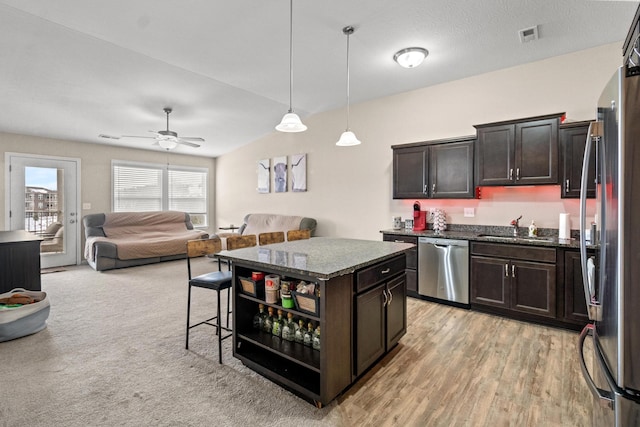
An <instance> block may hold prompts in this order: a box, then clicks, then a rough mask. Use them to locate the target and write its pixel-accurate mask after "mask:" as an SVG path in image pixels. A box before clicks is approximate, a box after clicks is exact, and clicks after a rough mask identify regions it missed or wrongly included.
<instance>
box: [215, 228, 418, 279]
mask: <svg viewBox="0 0 640 427" xmlns="http://www.w3.org/2000/svg"><path fill="white" fill-rule="evenodd" d="M413 247H414V245H413V244H411V243H397V242H381V241H376V240H357V239H343V238H334V237H313V238H311V239H304V240H295V241H292V242H283V243H275V244H271V245H265V246H253V247H250V248H243V249H235V250H233V251H222V252H220V253H218V254H217V255H218V256H219V257H220V258H222V259H228V260H231V261H232V262H233V261H239V262H244V263H247V264H249V265H251V266H252V267H255V268H256V269H260V268H262V269H267V270H268V269H272V268H274V267H275V268H278V269H279V270H282V271H285V272H290V273H299V274H304V275H309V276H315V277H317V278H318V279H321V280H328V279H331V278H333V277H337V276H342V275H344V274H349V273H353V272H354V271H355V270H358V269H360V268H363V267H366V266H369V265H372V264H374V263H376V262H379V261H382V260H384V259H388V258H392V257H393V256H395V255H398V254H400V253H402V252H405V251H407V250H409V249H411V248H413Z"/></svg>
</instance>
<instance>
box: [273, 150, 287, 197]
mask: <svg viewBox="0 0 640 427" xmlns="http://www.w3.org/2000/svg"><path fill="white" fill-rule="evenodd" d="M273 191H275V192H276V193H284V192H286V191H287V157H286V156H281V157H274V158H273Z"/></svg>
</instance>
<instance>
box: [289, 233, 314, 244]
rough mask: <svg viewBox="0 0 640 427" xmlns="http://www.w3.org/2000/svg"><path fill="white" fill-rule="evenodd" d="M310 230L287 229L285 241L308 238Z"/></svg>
mask: <svg viewBox="0 0 640 427" xmlns="http://www.w3.org/2000/svg"><path fill="white" fill-rule="evenodd" d="M310 238H311V230H289V231H287V242H290V241H292V240H302V239H310Z"/></svg>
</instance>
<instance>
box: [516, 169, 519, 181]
mask: <svg viewBox="0 0 640 427" xmlns="http://www.w3.org/2000/svg"><path fill="white" fill-rule="evenodd" d="M516 181H520V168H517V169H516Z"/></svg>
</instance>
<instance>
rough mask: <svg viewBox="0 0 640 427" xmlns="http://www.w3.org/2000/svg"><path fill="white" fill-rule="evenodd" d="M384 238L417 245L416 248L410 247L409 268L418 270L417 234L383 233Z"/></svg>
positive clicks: (408, 253)
mask: <svg viewBox="0 0 640 427" xmlns="http://www.w3.org/2000/svg"><path fill="white" fill-rule="evenodd" d="M382 240H384V241H385V242H398V243H400V242H402V243H412V244H414V245H416V247H415V248H412V249H409V250H408V251H407V252H406V254H407V268H409V269H412V270H416V269H417V268H418V246H417V244H418V238H417V237H416V236H403V235H401V234H383V235H382Z"/></svg>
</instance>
